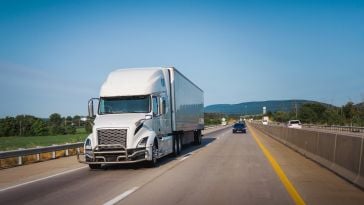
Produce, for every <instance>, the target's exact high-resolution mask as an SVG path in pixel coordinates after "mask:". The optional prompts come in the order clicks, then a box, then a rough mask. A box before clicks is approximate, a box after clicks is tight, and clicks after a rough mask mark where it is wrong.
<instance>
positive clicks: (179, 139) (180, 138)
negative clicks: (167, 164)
mask: <svg viewBox="0 0 364 205" xmlns="http://www.w3.org/2000/svg"><path fill="white" fill-rule="evenodd" d="M182 136H183V134H181V135H178V155H180V154H181V151H182Z"/></svg>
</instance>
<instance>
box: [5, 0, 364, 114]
mask: <svg viewBox="0 0 364 205" xmlns="http://www.w3.org/2000/svg"><path fill="white" fill-rule="evenodd" d="M363 22H364V1H253V0H252V1H187V0H183V1H142V0H138V1H30V0H29V1H17V0H15V1H3V0H0V89H1V93H2V95H1V96H2V97H1V101H0V102H1V106H0V117H1V116H2V117H3V116H7V115H10V116H14V115H17V114H23V113H25V114H32V115H36V116H40V117H47V116H49V115H50V114H51V113H54V112H58V113H61V114H62V115H75V114H83V115H84V114H86V112H87V100H88V99H89V98H90V97H95V96H97V95H98V92H99V88H100V86H101V84H102V82H103V81H104V80H105V78H106V76H107V74H108V73H109V72H110V71H112V70H114V69H117V68H126V67H146V66H148V67H149V66H168V65H173V66H175V67H176V68H178V69H179V70H180V71H181V72H182V73H184V74H185V75H186V76H188V77H189V78H190V79H191V80H192V81H194V82H195V83H196V84H198V85H199V86H200V87H201V88H202V89H203V90H204V91H205V104H206V105H210V104H216V103H219V104H220V103H229V104H232V103H240V102H244V101H258V100H279V99H308V100H318V101H322V102H327V103H332V104H335V105H342V104H344V103H346V102H347V101H349V100H351V101H354V102H360V101H364V24H363Z"/></svg>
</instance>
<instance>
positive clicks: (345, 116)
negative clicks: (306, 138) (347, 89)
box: [267, 102, 364, 126]
mask: <svg viewBox="0 0 364 205" xmlns="http://www.w3.org/2000/svg"><path fill="white" fill-rule="evenodd" d="M267 114H268V116H269V117H270V119H272V120H273V121H277V122H287V121H288V120H292V119H298V120H300V121H301V122H302V123H309V124H326V125H342V126H364V104H363V103H361V104H356V105H355V104H354V103H353V102H348V103H346V104H345V105H344V106H341V107H335V106H327V105H323V104H320V103H307V104H303V105H302V106H301V107H299V109H297V112H296V111H295V110H292V111H291V112H280V111H278V112H274V113H271V112H268V113H267Z"/></svg>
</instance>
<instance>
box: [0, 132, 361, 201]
mask: <svg viewBox="0 0 364 205" xmlns="http://www.w3.org/2000/svg"><path fill="white" fill-rule="evenodd" d="M257 139H258V140H259V141H260V142H261V144H262V146H264V148H266V149H267V151H268V152H269V153H270V154H271V157H272V159H273V160H275V161H276V162H277V166H278V167H279V168H281V169H282V173H280V174H277V171H276V170H275V168H274V167H273V166H272V165H271V161H270V160H268V158H267V155H266V154H265V153H263V151H262V147H260V146H259V145H258V143H257V141H256V140H257ZM59 160H62V162H60V161H58V160H52V161H50V162H42V163H37V164H34V165H27V166H23V167H16V168H12V169H7V170H1V171H0V185H1V186H0V187H1V188H0V201H1V204H295V196H294V195H292V193H291V192H290V191H292V190H290V189H289V188H288V189H287V187H286V185H285V183H283V182H282V180H281V177H282V175H284V176H285V177H287V179H288V181H289V183H291V184H292V186H293V187H292V188H291V189H294V190H295V191H296V192H297V194H298V196H299V197H302V200H303V201H304V203H306V204H364V192H363V191H362V190H360V189H358V188H357V187H355V186H353V185H352V184H350V183H349V182H347V181H345V180H343V179H342V178H340V177H338V176H337V175H335V174H333V173H332V172H330V171H328V170H327V169H324V168H322V167H321V166H319V165H317V164H316V163H314V162H312V161H311V160H308V159H306V158H305V157H303V156H301V155H299V154H297V153H296V152H294V151H292V150H291V149H289V148H287V147H285V146H284V145H282V144H280V143H278V142H277V141H275V140H273V139H271V138H269V137H267V136H265V135H263V134H262V133H261V132H259V131H258V130H255V129H254V130H253V128H249V131H248V133H247V134H232V133H231V128H230V127H227V128H224V129H221V130H217V131H214V132H211V133H209V134H205V136H204V138H203V141H202V145H201V146H188V147H186V148H185V149H184V150H183V152H182V154H181V155H180V156H179V157H177V158H174V157H166V158H164V159H162V160H161V161H160V163H159V166H158V167H156V168H144V167H143V166H142V165H122V166H107V167H106V168H105V169H102V170H92V171H91V170H89V168H88V167H87V166H85V165H82V164H78V163H77V162H76V159H75V158H74V157H68V158H66V159H59ZM57 161H58V163H56V162H57ZM47 163H54V164H58V166H60V164H63V165H64V166H63V167H62V166H60V167H58V168H57V169H58V170H60V171H59V172H58V173H56V172H52V171H51V168H50V167H51V166H48V167H49V170H47V165H46V164H47ZM40 167H41V168H40ZM23 170H26V171H23ZM41 170H43V174H39V173H40V172H41ZM44 170H47V171H44ZM33 172H34V173H38V175H36V176H35V177H34V175H35V174H30V175H32V176H33V178H31V177H30V178H29V177H28V178H27V177H26V175H27V174H28V175H29V173H33ZM12 178H14V179H12ZM22 179H23V180H22Z"/></svg>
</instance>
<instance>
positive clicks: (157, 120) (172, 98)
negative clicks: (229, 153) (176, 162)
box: [78, 67, 204, 169]
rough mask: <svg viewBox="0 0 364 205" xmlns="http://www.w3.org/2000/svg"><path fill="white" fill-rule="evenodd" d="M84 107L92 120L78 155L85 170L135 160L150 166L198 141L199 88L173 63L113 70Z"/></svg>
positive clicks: (200, 123) (201, 122)
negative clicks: (184, 146) (95, 95)
mask: <svg viewBox="0 0 364 205" xmlns="http://www.w3.org/2000/svg"><path fill="white" fill-rule="evenodd" d="M95 107H96V109H94V108H95ZM88 108H89V117H91V118H92V119H94V122H93V123H94V124H93V128H92V133H91V134H90V135H89V136H88V137H87V138H86V140H85V144H84V154H83V155H81V154H80V155H79V156H78V159H79V161H80V162H82V163H87V164H89V166H90V168H91V169H97V168H100V167H101V165H102V164H121V163H135V162H141V161H146V162H147V163H148V164H149V165H150V166H155V164H156V163H157V160H158V159H159V158H161V157H163V156H166V155H169V154H174V155H178V154H179V153H180V151H181V149H182V145H184V144H189V143H192V142H194V143H195V144H201V130H203V129H204V118H203V109H204V101H203V91H202V90H201V89H200V88H199V87H197V86H196V85H195V84H194V83H192V82H191V81H190V80H188V79H187V78H186V77H184V76H183V75H182V74H181V73H180V72H179V71H177V70H176V69H175V68H173V67H171V68H162V67H157V68H138V69H119V70H116V71H113V72H111V73H110V74H109V76H108V77H107V79H106V81H105V82H104V84H103V85H102V87H101V90H100V97H99V98H92V99H90V101H89V106H88ZM96 110H97V112H95V111H96Z"/></svg>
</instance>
